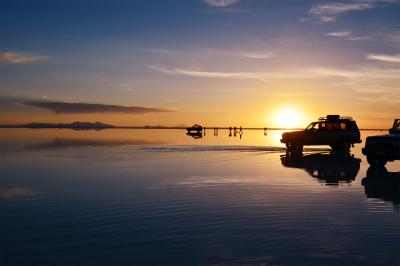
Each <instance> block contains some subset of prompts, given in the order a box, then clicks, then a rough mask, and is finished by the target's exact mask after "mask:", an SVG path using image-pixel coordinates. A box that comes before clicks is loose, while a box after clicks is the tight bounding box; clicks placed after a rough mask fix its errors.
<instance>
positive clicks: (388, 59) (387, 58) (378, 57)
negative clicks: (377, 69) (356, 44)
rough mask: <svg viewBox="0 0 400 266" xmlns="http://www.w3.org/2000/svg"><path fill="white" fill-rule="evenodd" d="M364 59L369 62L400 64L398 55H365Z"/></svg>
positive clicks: (399, 55)
mask: <svg viewBox="0 0 400 266" xmlns="http://www.w3.org/2000/svg"><path fill="white" fill-rule="evenodd" d="M366 58H367V59H369V60H377V61H384V62H391V63H400V54H395V55H385V54H367V55H366Z"/></svg>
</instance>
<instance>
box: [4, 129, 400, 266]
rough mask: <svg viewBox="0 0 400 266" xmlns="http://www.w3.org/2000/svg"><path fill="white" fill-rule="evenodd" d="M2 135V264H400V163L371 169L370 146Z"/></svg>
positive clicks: (128, 133) (168, 133) (173, 135)
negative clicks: (299, 152)
mask: <svg viewBox="0 0 400 266" xmlns="http://www.w3.org/2000/svg"><path fill="white" fill-rule="evenodd" d="M382 133H383V132H379V131H376V132H374V131H363V132H362V135H363V139H365V137H366V136H368V135H375V134H382ZM0 134H1V135H0V136H1V188H0V200H1V218H0V219H1V220H0V222H1V258H0V264H1V265H192V264H195V265H208V264H218V265H220V264H222V265H231V264H243V265H248V264H250V265H252V264H254V265H400V255H399V254H400V227H399V222H400V183H399V180H400V162H399V161H397V162H391V163H388V164H387V167H386V171H375V170H373V169H369V167H368V164H367V163H366V159H365V157H364V156H363V155H362V154H361V152H360V151H361V148H362V146H363V144H360V145H356V147H355V148H353V149H352V153H351V154H349V155H333V154H330V151H329V149H328V148H327V147H318V148H307V149H306V150H305V152H304V155H303V156H302V157H301V158H291V157H290V156H287V155H286V153H285V149H284V147H283V146H282V145H281V144H280V143H279V138H280V136H281V134H282V132H281V131H268V132H267V135H264V132H263V131H255V130H254V131H251V130H248V131H246V130H245V131H244V132H243V135H242V136H239V134H237V135H236V137H235V136H234V135H232V136H231V137H229V132H228V131H223V130H220V131H219V132H218V136H214V135H213V131H211V130H209V131H207V133H206V136H203V137H202V138H200V139H194V138H192V137H190V136H186V134H185V131H184V130H149V129H146V130H144V129H137V130H128V129H107V130H102V131H73V130H69V129H62V130H59V129H43V130H42V129H37V130H31V129H1V131H0ZM363 143H364V141H363Z"/></svg>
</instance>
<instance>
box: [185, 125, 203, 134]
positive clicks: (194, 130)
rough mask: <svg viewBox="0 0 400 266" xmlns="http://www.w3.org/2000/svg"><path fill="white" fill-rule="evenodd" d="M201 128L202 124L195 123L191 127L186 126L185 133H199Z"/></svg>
mask: <svg viewBox="0 0 400 266" xmlns="http://www.w3.org/2000/svg"><path fill="white" fill-rule="evenodd" d="M203 129H204V128H203V127H202V126H200V125H198V124H196V125H194V126H192V127H188V128H187V129H186V130H187V133H199V132H200V133H201V132H202V131H203Z"/></svg>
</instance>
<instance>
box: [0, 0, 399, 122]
mask: <svg viewBox="0 0 400 266" xmlns="http://www.w3.org/2000/svg"><path fill="white" fill-rule="evenodd" d="M398 14H400V1H397V0H363V1H361V0H354V1H315V0H314V1H295V0H287V1H272V0H236V1H235V0H162V1H161V0H158V1H152V0H143V1H142V0H133V1H121V0H119V1H118V0H117V1H100V0H96V1H94V0H86V1H85V0H82V1H73V0H70V1H57V0H53V1H35V0H30V1H28V0H25V1H19V0H13V1H5V0H3V1H2V2H1V29H2V41H1V44H0V52H1V54H0V60H1V61H0V70H1V72H2V73H3V74H2V76H1V83H2V95H1V96H2V97H3V98H7V99H10V98H12V99H17V98H19V99H29V100H32V99H33V100H43V101H65V102H80V103H100V104H113V105H124V106H144V107H153V108H163V109H168V110H173V111H174V112H171V113H170V112H168V113H161V114H160V113H154V114H148V115H144V116H143V115H137V116H134V117H132V114H129V115H126V116H124V115H120V114H118V115H119V117H118V118H116V114H107V115H106V116H105V118H106V119H108V120H109V121H117V122H119V123H122V124H142V123H145V122H149V123H163V122H166V123H167V124H178V123H188V124H190V123H191V121H193V120H196V121H198V120H201V121H202V122H204V123H217V124H223V122H225V121H237V120H239V121H241V122H242V124H246V123H247V124H248V125H249V126H257V125H261V124H263V123H272V121H269V120H268V118H265V117H268V114H269V113H273V112H274V111H275V110H276V109H278V108H279V105H290V106H293V107H294V108H297V109H300V110H302V111H303V112H304V113H305V114H307V115H309V116H311V117H314V116H317V117H318V116H319V115H320V114H319V112H322V114H325V113H327V112H337V111H336V110H337V109H339V108H338V107H339V106H340V110H341V111H343V112H345V114H351V115H353V116H355V117H360V119H361V120H362V121H363V122H364V124H365V125H371V126H383V124H387V123H389V120H391V118H392V117H394V116H396V115H398V114H399V108H398V106H399V103H400V88H399V86H400V79H399V78H398V76H399V74H400V68H399V67H400V51H399V50H400V18H399V15H398ZM325 99H329V100H330V101H329V102H328V103H323V101H325ZM3 102H7V101H3ZM9 102H10V101H9ZM13 102H15V101H13ZM198 105H200V106H203V107H207V108H203V109H202V110H199V108H198V107H197V106H198ZM237 106H239V108H236V107H237ZM19 107H20V108H18V106H16V105H13V106H11V104H7V106H6V105H4V107H3V111H4V113H5V114H6V115H5V118H4V119H3V122H4V121H5V122H7V121H25V120H32V119H34V118H36V117H38V118H40V119H41V120H48V121H50V120H51V121H53V120H70V119H74V117H73V116H71V115H68V114H66V115H59V114H58V115H55V114H54V113H52V111H51V110H42V109H43V108H42V109H40V108H34V107H32V106H30V107H27V106H24V105H23V104H22V106H21V105H19ZM24 112H29V113H30V114H34V115H32V117H31V119H29V118H30V117H29V115H28V116H27V115H23V113H24ZM249 117H251V119H249ZM85 118H87V119H90V120H92V119H98V116H95V115H94V116H92V117H90V116H86V117H85Z"/></svg>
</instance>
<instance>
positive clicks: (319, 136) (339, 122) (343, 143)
mask: <svg viewBox="0 0 400 266" xmlns="http://www.w3.org/2000/svg"><path fill="white" fill-rule="evenodd" d="M281 142H282V143H285V144H286V148H287V151H289V152H291V153H300V154H301V152H302V151H303V146H304V145H329V146H331V147H332V149H333V150H334V151H341V152H348V151H349V150H350V146H354V143H361V139H360V131H359V129H358V127H357V124H356V121H354V120H353V119H352V118H351V117H342V116H340V115H328V116H326V117H321V118H320V119H319V120H318V121H316V122H312V123H311V124H310V125H309V126H308V127H306V129H304V130H301V131H293V132H285V133H283V134H282V139H281Z"/></svg>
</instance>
